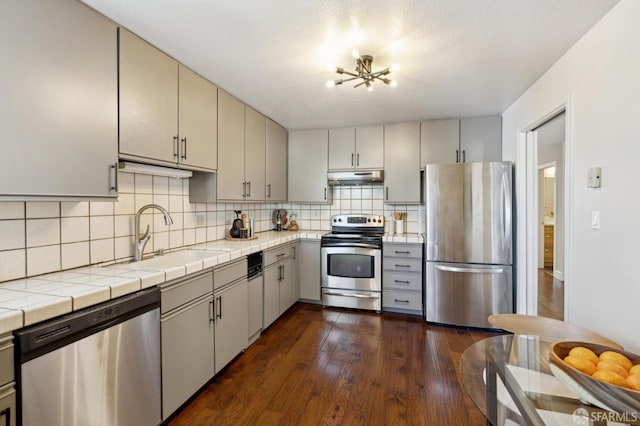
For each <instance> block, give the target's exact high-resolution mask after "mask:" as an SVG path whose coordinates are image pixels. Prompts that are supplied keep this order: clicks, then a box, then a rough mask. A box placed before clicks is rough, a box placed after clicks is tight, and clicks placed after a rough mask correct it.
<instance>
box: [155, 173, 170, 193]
mask: <svg viewBox="0 0 640 426" xmlns="http://www.w3.org/2000/svg"><path fill="white" fill-rule="evenodd" d="M157 194H165V195H169V178H168V177H166V176H154V177H153V195H157Z"/></svg>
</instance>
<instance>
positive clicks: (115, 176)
mask: <svg viewBox="0 0 640 426" xmlns="http://www.w3.org/2000/svg"><path fill="white" fill-rule="evenodd" d="M109 168H110V169H112V170H113V185H112V186H111V187H110V188H109V189H111V190H112V191H115V192H118V162H117V161H116V162H115V163H113V164H112V165H110V166H109Z"/></svg>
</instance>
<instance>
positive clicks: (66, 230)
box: [60, 217, 89, 244]
mask: <svg viewBox="0 0 640 426" xmlns="http://www.w3.org/2000/svg"><path fill="white" fill-rule="evenodd" d="M60 227H61V232H60V237H61V241H62V243H63V244H64V243H73V242H78V241H89V218H88V217H63V218H61V219H60Z"/></svg>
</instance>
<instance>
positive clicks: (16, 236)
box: [0, 220, 26, 250]
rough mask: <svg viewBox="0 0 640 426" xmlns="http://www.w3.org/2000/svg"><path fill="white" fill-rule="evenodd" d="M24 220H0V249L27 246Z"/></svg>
mask: <svg viewBox="0 0 640 426" xmlns="http://www.w3.org/2000/svg"><path fill="white" fill-rule="evenodd" d="M24 222H25V221H24V220H2V221H0V250H13V249H20V248H25V247H26V246H25V232H24Z"/></svg>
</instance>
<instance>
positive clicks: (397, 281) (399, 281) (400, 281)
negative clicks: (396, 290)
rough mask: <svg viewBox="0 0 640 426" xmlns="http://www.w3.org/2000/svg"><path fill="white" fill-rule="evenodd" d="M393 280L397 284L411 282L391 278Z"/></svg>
mask: <svg viewBox="0 0 640 426" xmlns="http://www.w3.org/2000/svg"><path fill="white" fill-rule="evenodd" d="M393 282H395V283H398V284H411V281H402V280H393Z"/></svg>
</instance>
